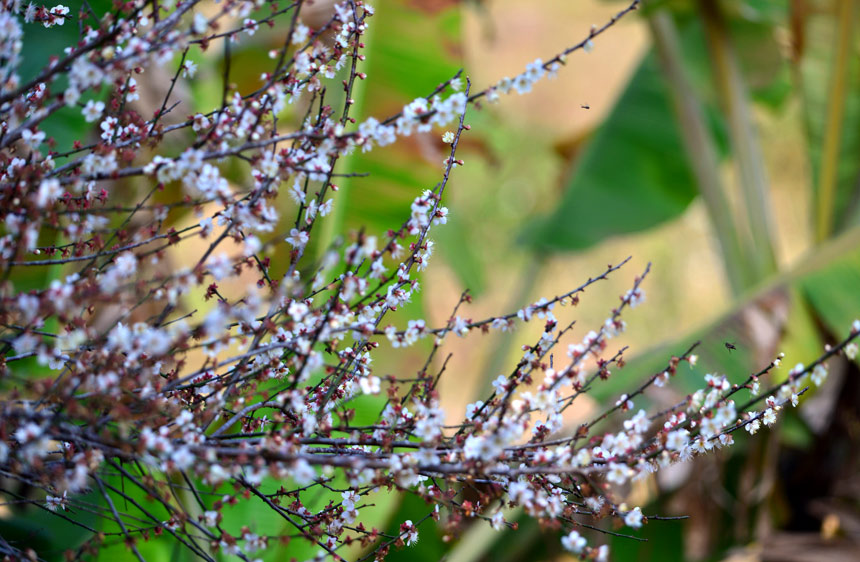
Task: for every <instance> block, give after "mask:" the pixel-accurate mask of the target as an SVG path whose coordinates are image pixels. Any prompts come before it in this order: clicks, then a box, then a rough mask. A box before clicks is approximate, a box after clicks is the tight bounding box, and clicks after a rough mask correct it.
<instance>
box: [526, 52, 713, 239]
mask: <svg viewBox="0 0 860 562" xmlns="http://www.w3.org/2000/svg"><path fill="white" fill-rule="evenodd" d="M696 194H697V190H696V185H695V180H694V178H693V175H692V172H691V170H690V167H689V165H688V163H687V161H686V158H685V156H684V149H683V146H682V144H681V138H680V136H679V133H678V129H677V125H676V123H675V118H674V114H673V112H672V107H671V104H670V101H669V93H668V91H667V88H666V85H665V83H664V81H663V79H662V77H661V75H660V70H659V67H658V65H657V62H656V59H655V57H654V56H653V54H649V55H648V56H646V57H645V59H644V60H643V61H642V63H641V64H640V66H639V69H638V70H637V71H636V73H635V75H634V76H633V79H632V80H631V81H630V83H629V84H628V86H627V89H626V90H625V91H624V93H623V94H622V96H621V98H620V99H619V101H618V102H617V103H616V105H615V107H614V108H613V110H612V112H611V113H610V115H609V117H608V118H607V119H606V121H605V122H604V123H603V125H601V127H600V129H599V130H598V131H597V133H596V134H595V136H594V138H593V139H592V141H591V142H589V143H588V145H587V146H586V148H585V149H584V152H583V154H582V156H581V157H580V160H579V161H578V162H577V163H576V165H575V167H574V169H573V171H572V173H571V176H570V178H569V180H568V181H567V182H566V185H565V192H564V195H563V196H562V199H561V202H560V203H559V205H558V208H557V210H556V211H555V212H554V213H553V214H552V215H551V216H549V217H548V218H546V219H543V220H539V221H537V222H535V223H533V224H531V225H529V227H528V228H527V229H526V232H525V240H526V242H527V243H528V244H529V245H531V246H533V247H534V248H536V249H540V250H548V251H560V250H581V249H585V248H588V247H589V246H592V245H594V244H597V243H599V242H601V241H603V240H605V239H607V238H610V237H612V236H616V235H619V234H626V233H631V232H638V231H641V230H645V229H648V228H652V227H654V226H657V225H658V224H660V223H663V222H665V221H667V220H670V219H673V218H675V217H677V216H678V215H680V214H681V213H682V212H683V211H684V210H685V209H686V208H687V206H688V205H689V204H690V202H691V201H692V200H693V198H694V197H695V196H696ZM595 209H600V212H595Z"/></svg>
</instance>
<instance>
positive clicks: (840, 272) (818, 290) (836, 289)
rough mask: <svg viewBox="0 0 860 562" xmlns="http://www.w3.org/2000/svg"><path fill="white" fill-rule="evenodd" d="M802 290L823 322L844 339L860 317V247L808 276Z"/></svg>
mask: <svg viewBox="0 0 860 562" xmlns="http://www.w3.org/2000/svg"><path fill="white" fill-rule="evenodd" d="M799 286H800V290H801V291H802V293H803V295H804V297H805V298H806V299H807V300H808V302H809V304H810V305H811V307H812V309H813V310H814V311H815V314H816V315H817V317H818V318H819V319H820V320H821V323H822V324H823V325H824V326H825V327H826V328H827V330H828V331H829V332H830V334H832V335H833V336H834V337H839V338H842V337H844V336H845V335H846V334H847V333H848V330H850V329H851V323H852V322H853V321H854V320H855V319H857V318H860V292H858V287H860V250H857V249H854V250H853V251H852V252H849V253H847V254H844V255H842V256H840V257H839V258H838V259H836V260H835V261H834V262H833V263H832V264H830V265H829V266H828V267H825V268H822V269H820V270H818V271H814V272H812V273H810V274H808V275H805V276H804V277H803V278H802V279H801V280H800V283H799Z"/></svg>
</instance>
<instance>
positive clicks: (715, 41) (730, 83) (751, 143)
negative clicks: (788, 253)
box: [699, 0, 776, 281]
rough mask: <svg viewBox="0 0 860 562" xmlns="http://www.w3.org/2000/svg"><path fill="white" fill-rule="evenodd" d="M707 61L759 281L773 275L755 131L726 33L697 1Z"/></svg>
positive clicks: (715, 13)
mask: <svg viewBox="0 0 860 562" xmlns="http://www.w3.org/2000/svg"><path fill="white" fill-rule="evenodd" d="M699 6H700V8H701V13H702V19H703V20H704V25H705V37H706V39H707V42H708V50H709V52H710V55H711V63H712V74H713V77H714V81H715V82H716V86H717V94H718V96H719V98H720V102H721V104H722V106H723V111H724V112H725V113H726V116H727V117H728V123H729V136H730V138H731V142H732V149H733V152H734V157H735V161H736V162H737V166H738V172H739V175H740V186H741V195H742V198H743V201H744V207H745V208H746V213H747V220H748V222H749V224H748V227H749V231H750V233H751V234H752V249H753V256H752V261H753V265H754V266H755V268H756V274H757V279H756V280H757V281H761V280H763V279H765V278H766V277H767V276H769V275H771V274H772V273H774V272H775V271H776V255H775V253H774V249H773V235H772V232H773V227H772V223H773V219H772V217H771V203H770V198H769V193H768V180H767V173H766V172H765V168H764V157H763V155H762V150H761V147H760V146H759V143H758V139H757V138H756V133H755V131H754V125H753V115H752V109H751V107H750V102H749V96H748V94H747V91H746V86H745V85H744V81H743V77H742V75H741V70H740V66H739V64H738V59H737V55H736V53H735V52H734V49H733V48H732V45H731V39H730V38H729V33H728V30H727V29H726V24H725V21H724V19H723V16H722V13H721V12H720V7H719V3H718V2H716V1H715V0H699Z"/></svg>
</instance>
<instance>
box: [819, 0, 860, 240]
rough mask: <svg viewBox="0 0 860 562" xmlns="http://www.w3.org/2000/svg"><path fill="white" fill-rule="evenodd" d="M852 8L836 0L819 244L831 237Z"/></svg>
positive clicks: (849, 0) (851, 2) (852, 2)
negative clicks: (834, 48)
mask: <svg viewBox="0 0 860 562" xmlns="http://www.w3.org/2000/svg"><path fill="white" fill-rule="evenodd" d="M856 7H857V2H856V0H839V2H838V14H837V17H836V19H837V22H838V31H837V35H836V59H835V60H834V63H833V74H832V76H831V78H830V95H829V105H828V107H827V125H826V129H825V133H824V143H823V146H822V155H821V170H820V173H819V177H818V193H817V195H818V197H817V199H816V202H815V203H816V209H815V210H816V222H815V241H816V242H817V243H821V242H823V241H824V240H826V239H828V238H829V237H830V236H831V235H832V234H833V223H834V216H835V211H836V209H835V208H834V205H835V200H836V186H837V180H838V166H839V151H840V148H841V143H842V125H843V118H844V115H845V90H846V89H847V78H848V65H849V62H850V60H851V56H852V55H853V52H852V48H851V47H852V44H853V37H854V27H855V24H856V17H855V12H856Z"/></svg>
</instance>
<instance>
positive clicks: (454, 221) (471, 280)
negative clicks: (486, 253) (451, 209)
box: [433, 214, 484, 296]
mask: <svg viewBox="0 0 860 562" xmlns="http://www.w3.org/2000/svg"><path fill="white" fill-rule="evenodd" d="M433 235H434V236H436V238H437V239H438V240H439V246H440V247H441V248H442V250H443V251H442V252H441V253H442V256H443V257H444V258H445V261H446V262H448V265H450V266H451V268H452V269H453V270H454V272H455V273H456V274H457V276H458V277H459V278H460V282H461V283H462V284H463V287H464V288H465V289H468V290H469V292H471V293H472V295H474V296H478V295H480V294H481V292H482V291H483V290H484V268H483V265H482V262H481V256H480V255H479V253H478V251H477V247H476V245H475V244H469V243H468V242H466V241H467V240H468V239H469V235H468V227H467V225H466V224H464V219H463V218H462V216H460V215H457V214H454V215H453V216H451V218H450V219H448V224H446V225H445V226H443V227H442V228H440V229H438V230H435V231H434V232H433Z"/></svg>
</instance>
